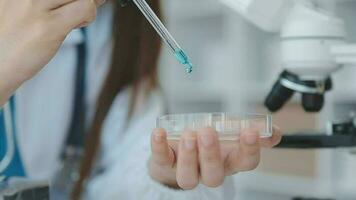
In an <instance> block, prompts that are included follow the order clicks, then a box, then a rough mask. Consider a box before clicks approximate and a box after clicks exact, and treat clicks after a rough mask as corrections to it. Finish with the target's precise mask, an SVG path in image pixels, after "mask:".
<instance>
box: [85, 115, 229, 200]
mask: <svg viewBox="0 0 356 200" xmlns="http://www.w3.org/2000/svg"><path fill="white" fill-rule="evenodd" d="M150 110H151V111H150V112H148V113H147V112H145V114H144V115H145V116H140V117H139V119H138V120H136V122H135V124H134V125H133V126H131V127H129V129H128V131H127V132H126V133H125V135H126V136H125V139H124V141H125V142H124V143H122V144H120V145H118V147H117V149H113V151H115V152H117V154H116V155H115V157H116V161H115V162H114V163H112V164H111V166H108V168H107V169H106V170H105V172H104V173H103V174H102V175H100V176H97V177H96V178H94V180H92V181H90V183H89V184H88V186H87V194H88V197H87V198H86V199H125V200H136V199H140V200H182V199H185V200H199V199H202V200H210V199H211V200H219V199H226V195H227V194H228V192H226V186H232V181H226V182H225V183H224V185H223V186H221V187H218V188H208V187H205V186H203V185H199V186H198V187H197V188H195V189H193V190H189V191H183V190H176V189H171V188H169V187H166V186H164V185H162V184H160V183H158V182H156V181H155V180H153V179H152V178H151V177H150V175H149V173H148V167H147V163H148V160H149V157H150V151H151V150H150V133H151V131H152V129H153V126H154V124H155V118H156V115H157V114H159V113H158V112H157V110H156V111H155V110H154V109H153V110H152V109H150ZM230 192H231V190H230ZM229 196H230V198H228V199H232V197H231V195H229Z"/></svg>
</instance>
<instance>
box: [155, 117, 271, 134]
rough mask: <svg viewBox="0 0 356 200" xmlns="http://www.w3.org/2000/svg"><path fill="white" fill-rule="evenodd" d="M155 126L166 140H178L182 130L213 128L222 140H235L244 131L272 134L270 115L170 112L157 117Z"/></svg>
mask: <svg viewBox="0 0 356 200" xmlns="http://www.w3.org/2000/svg"><path fill="white" fill-rule="evenodd" d="M156 127H157V128H163V129H165V130H166V132H167V138H168V140H179V139H180V137H181V134H182V133H183V132H184V131H187V130H190V131H197V130H199V129H201V128H206V127H211V128H213V129H215V130H216V131H217V133H218V135H219V139H220V140H222V141H229V140H237V139H238V138H239V135H240V134H241V133H243V132H244V131H248V130H250V131H256V132H258V133H259V134H260V136H261V137H271V136H272V132H273V130H272V116H270V115H263V114H236V113H188V114H171V115H164V116H161V117H159V118H157V122H156Z"/></svg>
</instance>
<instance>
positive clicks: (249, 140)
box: [245, 134, 258, 145]
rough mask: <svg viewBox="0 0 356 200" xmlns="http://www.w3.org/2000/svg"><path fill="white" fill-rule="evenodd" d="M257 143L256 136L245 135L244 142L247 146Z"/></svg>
mask: <svg viewBox="0 0 356 200" xmlns="http://www.w3.org/2000/svg"><path fill="white" fill-rule="evenodd" d="M257 141H258V136H257V135H256V134H248V135H246V139H245V142H246V144H248V145H254V144H256V143H257Z"/></svg>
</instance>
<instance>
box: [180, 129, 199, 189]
mask: <svg viewBox="0 0 356 200" xmlns="http://www.w3.org/2000/svg"><path fill="white" fill-rule="evenodd" d="M197 150H198V149H197V139H196V134H195V133H194V132H186V133H184V134H183V136H182V138H181V140H180V143H179V153H178V155H179V156H178V160H177V174H176V176H177V183H178V185H179V187H181V188H182V189H185V190H189V189H193V188H195V187H196V186H197V185H198V184H199V168H198V155H197V154H198V152H197Z"/></svg>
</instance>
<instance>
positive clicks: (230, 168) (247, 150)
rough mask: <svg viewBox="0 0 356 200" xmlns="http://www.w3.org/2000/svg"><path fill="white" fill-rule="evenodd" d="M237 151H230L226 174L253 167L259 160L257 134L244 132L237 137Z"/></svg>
mask: <svg viewBox="0 0 356 200" xmlns="http://www.w3.org/2000/svg"><path fill="white" fill-rule="evenodd" d="M238 148H239V149H238V151H232V152H231V154H229V156H228V162H227V165H226V168H227V169H226V172H227V175H231V174H234V173H237V172H242V171H249V170H253V169H255V168H256V167H257V166H258V164H259V161H260V142H259V134H258V133H256V132H246V133H244V134H242V135H241V137H240V139H239V147H238Z"/></svg>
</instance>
